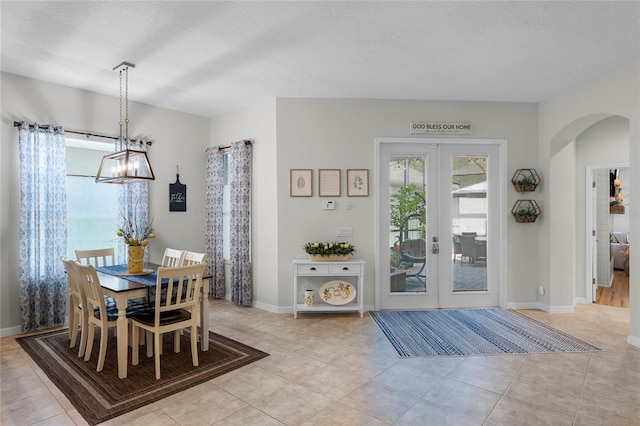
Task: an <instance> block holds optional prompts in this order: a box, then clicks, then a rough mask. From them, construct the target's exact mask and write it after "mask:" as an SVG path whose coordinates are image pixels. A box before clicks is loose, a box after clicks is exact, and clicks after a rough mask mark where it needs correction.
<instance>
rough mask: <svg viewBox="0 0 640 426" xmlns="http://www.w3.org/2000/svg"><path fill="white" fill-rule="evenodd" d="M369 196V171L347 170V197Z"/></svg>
mask: <svg viewBox="0 0 640 426" xmlns="http://www.w3.org/2000/svg"><path fill="white" fill-rule="evenodd" d="M368 196H369V169H347V197H368Z"/></svg>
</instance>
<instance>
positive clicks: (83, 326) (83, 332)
mask: <svg viewBox="0 0 640 426" xmlns="http://www.w3.org/2000/svg"><path fill="white" fill-rule="evenodd" d="M87 322H88V320H87V318H85V310H84V309H83V310H82V319H81V320H80V347H79V348H78V357H82V356H83V355H84V351H85V350H86V349H87V330H88V329H89V327H88V325H87Z"/></svg>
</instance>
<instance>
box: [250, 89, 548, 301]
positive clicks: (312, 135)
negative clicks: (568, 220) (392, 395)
mask: <svg viewBox="0 0 640 426" xmlns="http://www.w3.org/2000/svg"><path fill="white" fill-rule="evenodd" d="M536 110H537V106H536V105H534V104H523V103H496V102H436V101H387V100H351V99H291V98H278V100H277V135H278V228H279V232H278V236H279V238H278V253H279V258H278V281H279V294H278V301H279V304H280V305H281V306H291V305H292V303H293V301H292V286H293V270H292V265H291V260H292V259H294V258H303V257H305V256H306V254H305V252H304V250H303V245H304V244H305V243H306V242H308V241H312V240H324V241H326V240H334V239H336V236H335V232H336V227H343V226H347V227H352V228H353V237H349V238H344V239H345V240H347V241H349V242H351V243H353V244H355V245H356V249H357V252H356V253H355V256H356V257H359V258H362V259H364V260H365V261H366V262H367V264H366V268H365V298H364V303H365V305H369V306H371V305H373V303H374V288H373V287H374V252H375V247H374V209H375V202H374V201H375V196H376V194H374V193H373V182H374V180H375V172H376V170H375V165H374V138H375V137H407V136H409V123H410V122H411V121H425V120H434V121H437V120H449V121H465V122H471V123H473V125H474V133H473V135H470V136H469V137H470V138H474V139H482V138H487V139H494V138H504V139H507V141H508V147H507V150H508V160H507V164H508V170H507V171H506V173H507V175H508V176H509V177H510V176H511V175H512V174H513V173H514V172H515V170H516V169H517V168H525V167H526V168H531V167H533V168H536V167H537V146H536V144H537V114H536ZM439 137H440V136H439ZM456 137H458V138H459V137H460V136H456ZM304 168H309V169H313V170H314V188H313V193H314V195H313V197H310V198H291V197H290V196H289V170H290V169H304ZM322 168H331V169H341V170H342V194H343V195H342V196H341V197H335V200H336V202H337V207H336V210H333V211H326V210H322V201H323V199H324V198H320V197H318V186H317V180H318V179H317V177H318V169H322ZM350 168H363V169H369V186H370V188H369V190H370V196H369V197H366V198H349V197H347V196H346V188H345V183H344V182H345V174H346V169H350ZM542 178H543V179H544V176H543V177H542ZM504 184H505V185H509V186H510V183H508V182H505V183H504ZM507 194H508V197H509V199H508V201H507V206H508V207H509V209H511V206H512V205H513V203H514V202H515V200H516V199H517V198H518V194H517V193H516V192H515V190H513V188H512V187H511V186H510V188H509V189H508V191H507ZM534 198H537V193H536V194H534ZM347 201H351V202H352V204H353V208H352V209H351V210H347V209H346V202H347ZM542 214H543V215H544V214H545V213H544V211H543V213H542ZM509 219H511V220H509V223H508V230H507V233H508V252H509V266H508V275H507V278H508V282H507V284H508V295H509V296H508V297H509V302H513V303H526V302H531V301H532V300H533V301H536V288H537V281H538V279H537V276H538V252H537V247H538V228H539V226H538V224H537V223H534V224H526V225H522V224H516V223H515V221H514V220H512V218H511V216H510V215H509ZM266 249H267V247H263V248H261V247H257V248H256V250H258V251H260V250H266ZM269 249H270V248H269Z"/></svg>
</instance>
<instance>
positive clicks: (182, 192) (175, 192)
mask: <svg viewBox="0 0 640 426" xmlns="http://www.w3.org/2000/svg"><path fill="white" fill-rule="evenodd" d="M169 211H170V212H186V211H187V185H184V184H182V183H180V175H179V174H176V181H175V182H174V183H170V184H169Z"/></svg>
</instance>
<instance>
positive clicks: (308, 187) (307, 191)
mask: <svg viewBox="0 0 640 426" xmlns="http://www.w3.org/2000/svg"><path fill="white" fill-rule="evenodd" d="M289 195H290V196H291V197H311V196H312V195H313V169H290V170H289Z"/></svg>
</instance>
